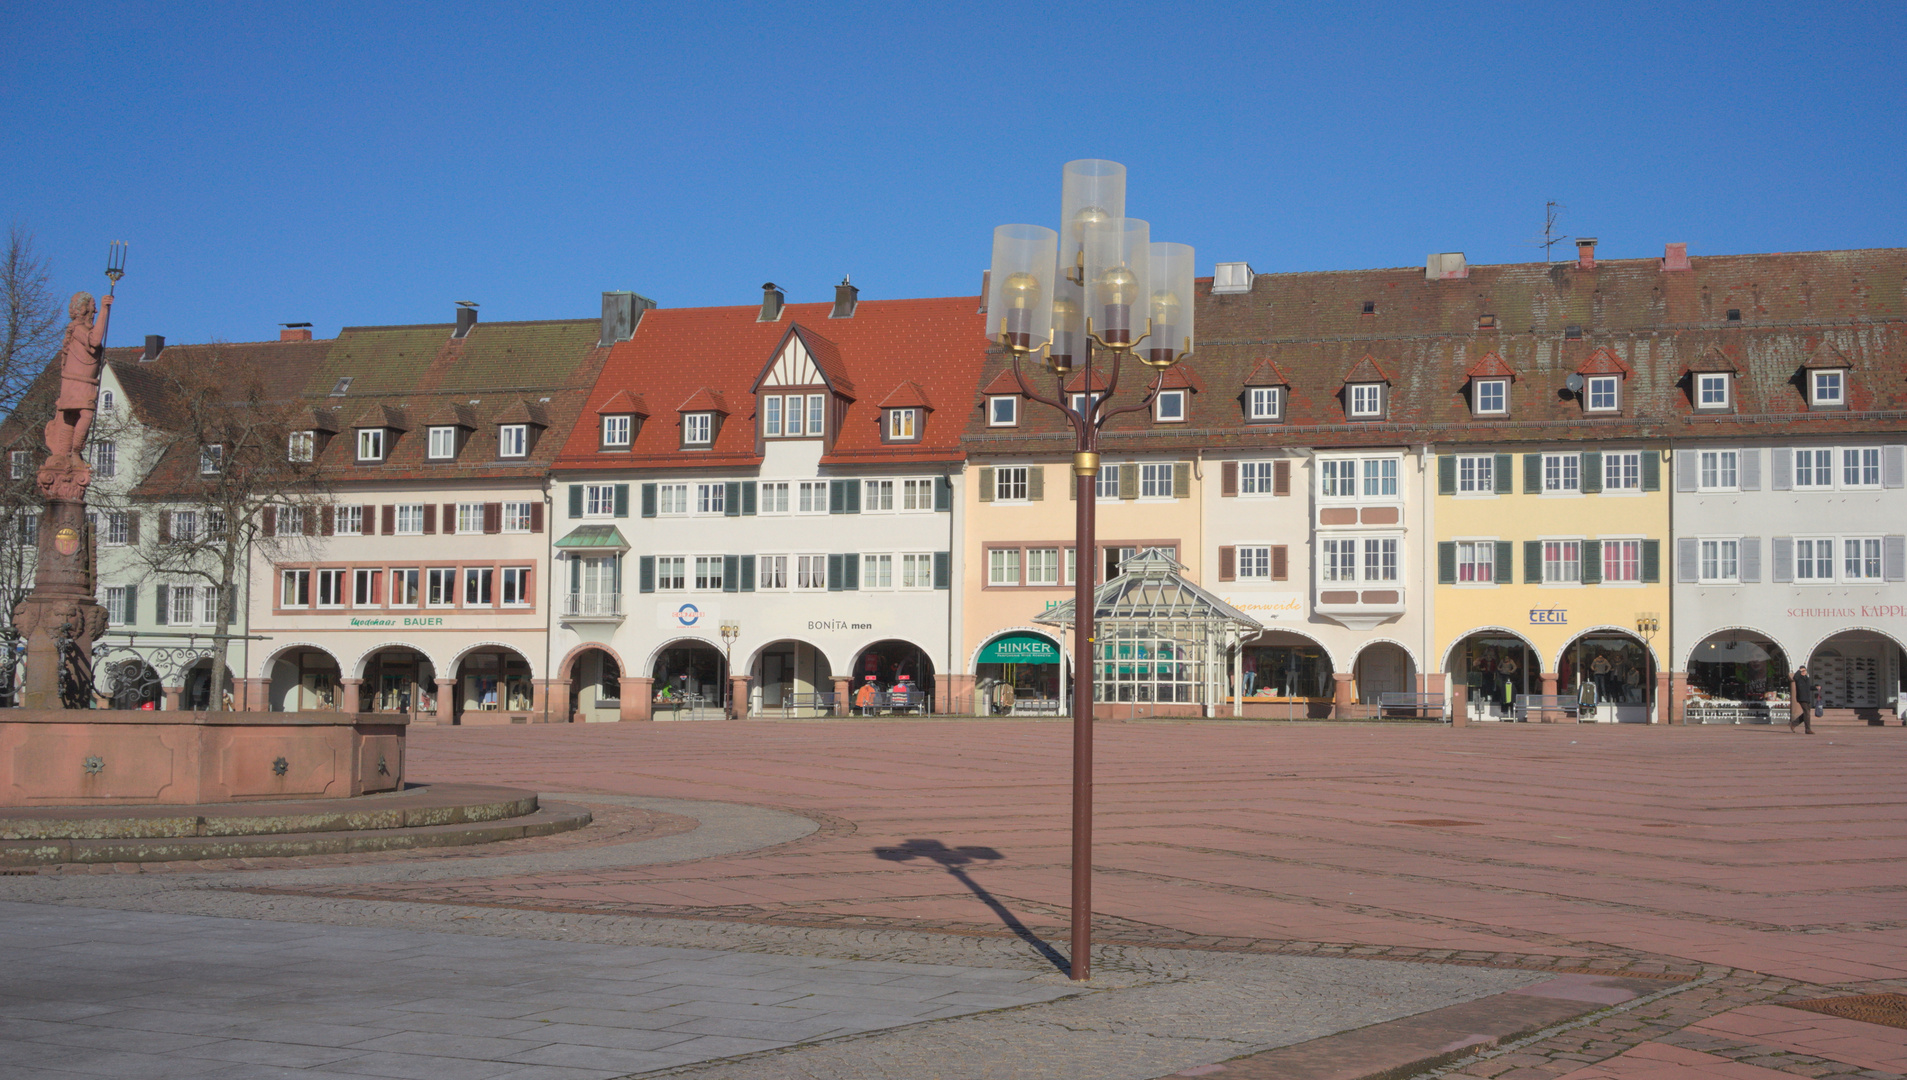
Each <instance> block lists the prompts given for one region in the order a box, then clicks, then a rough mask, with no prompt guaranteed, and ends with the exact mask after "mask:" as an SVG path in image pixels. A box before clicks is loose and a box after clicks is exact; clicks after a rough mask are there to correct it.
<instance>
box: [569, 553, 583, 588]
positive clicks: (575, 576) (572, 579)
mask: <svg viewBox="0 0 1907 1080" xmlns="http://www.w3.org/2000/svg"><path fill="white" fill-rule="evenodd" d="M569 591H570V592H573V593H579V592H582V591H583V560H581V559H571V560H569Z"/></svg>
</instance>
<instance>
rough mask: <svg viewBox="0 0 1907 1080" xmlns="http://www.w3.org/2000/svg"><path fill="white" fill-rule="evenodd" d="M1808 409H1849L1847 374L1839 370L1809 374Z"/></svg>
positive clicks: (1811, 372)
mask: <svg viewBox="0 0 1907 1080" xmlns="http://www.w3.org/2000/svg"><path fill="white" fill-rule="evenodd" d="M1808 407H1809V408H1813V409H1845V408H1847V372H1846V371H1845V370H1841V369H1838V368H1835V369H1829V370H1826V371H1810V372H1808Z"/></svg>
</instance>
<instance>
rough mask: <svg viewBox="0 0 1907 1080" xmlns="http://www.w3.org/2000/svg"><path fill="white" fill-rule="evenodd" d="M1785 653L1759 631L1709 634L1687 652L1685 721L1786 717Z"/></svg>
mask: <svg viewBox="0 0 1907 1080" xmlns="http://www.w3.org/2000/svg"><path fill="white" fill-rule="evenodd" d="M1791 674H1792V672H1791V671H1790V669H1789V665H1788V654H1787V653H1786V652H1785V651H1783V649H1782V648H1781V646H1780V645H1779V644H1777V643H1776V642H1775V640H1774V639H1773V638H1772V637H1769V636H1768V635H1767V634H1764V633H1762V632H1761V631H1759V630H1748V629H1742V628H1737V629H1730V630H1721V631H1717V632H1716V633H1713V634H1710V635H1709V636H1707V637H1705V638H1703V639H1702V640H1701V641H1700V642H1698V643H1697V644H1696V646H1695V648H1694V649H1693V650H1691V651H1690V652H1689V656H1688V691H1687V696H1686V697H1685V698H1684V700H1683V703H1682V722H1683V723H1685V724H1771V723H1774V722H1775V721H1776V720H1777V719H1779V720H1781V721H1784V722H1785V721H1786V720H1787V719H1788V701H1789V696H1790V694H1791V692H1792V688H1791V687H1790V685H1789V682H1788V680H1789V677H1790V676H1791Z"/></svg>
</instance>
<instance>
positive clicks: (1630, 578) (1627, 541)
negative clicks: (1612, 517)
mask: <svg viewBox="0 0 1907 1080" xmlns="http://www.w3.org/2000/svg"><path fill="white" fill-rule="evenodd" d="M1643 539H1644V538H1643V537H1640V536H1603V537H1598V538H1597V541H1596V542H1597V543H1599V544H1601V545H1602V583H1603V584H1604V585H1615V586H1618V587H1624V586H1630V585H1641V584H1642V543H1643ZM1631 555H1633V556H1634V557H1633V558H1631V557H1630V556H1631ZM1612 557H1613V558H1612ZM1612 562H1613V564H1614V565H1615V566H1616V568H1617V573H1614V574H1611V573H1610V572H1609V567H1610V565H1611V564H1612Z"/></svg>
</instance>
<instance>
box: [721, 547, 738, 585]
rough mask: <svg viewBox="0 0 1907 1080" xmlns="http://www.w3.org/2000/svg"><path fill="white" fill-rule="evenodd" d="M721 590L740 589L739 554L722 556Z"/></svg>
mask: <svg viewBox="0 0 1907 1080" xmlns="http://www.w3.org/2000/svg"><path fill="white" fill-rule="evenodd" d="M722 591H723V592H741V591H742V557H741V556H740V555H724V556H722Z"/></svg>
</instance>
